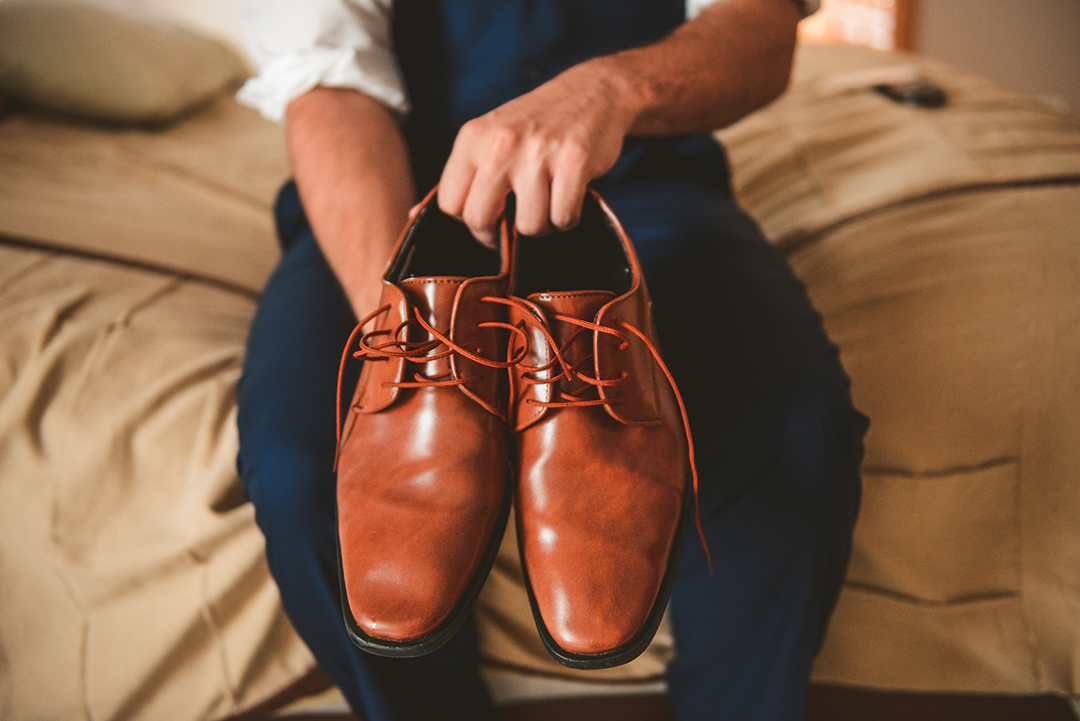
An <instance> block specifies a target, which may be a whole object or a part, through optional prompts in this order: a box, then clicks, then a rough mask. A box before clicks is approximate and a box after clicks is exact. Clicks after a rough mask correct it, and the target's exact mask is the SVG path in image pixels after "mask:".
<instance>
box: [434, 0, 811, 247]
mask: <svg viewBox="0 0 1080 721" xmlns="http://www.w3.org/2000/svg"><path fill="white" fill-rule="evenodd" d="M799 17H800V12H799V9H798V6H797V5H796V4H795V3H794V2H792V0H719V2H716V3H714V4H713V5H711V6H710V7H708V8H707V9H706V10H704V11H703V12H702V13H701V14H700V15H699V16H698V17H696V18H694V19H693V20H691V21H689V22H686V23H684V24H683V25H682V26H680V27H679V28H678V29H676V30H675V31H674V32H673V33H672V34H671V35H669V36H668V37H667V38H665V39H663V40H661V41H660V42H658V43H655V44H653V45H650V46H647V47H643V48H637V49H634V50H628V51H625V52H621V53H616V54H614V55H608V56H603V57H599V58H595V59H593V60H589V61H586V62H584V63H581V64H580V65H576V66H574V67H572V68H570V69H569V70H567V71H565V72H563V73H561V74H560V75H558V76H557V77H555V78H553V79H552V80H550V81H548V82H546V83H544V84H543V85H541V86H540V87H539V88H537V89H536V90H533V91H532V92H530V93H526V94H525V95H522V96H520V97H518V98H515V99H514V100H511V101H510V102H508V103H506V104H505V105H502V106H500V107H498V108H496V109H495V110H493V111H491V112H490V113H487V114H486V115H484V116H481V117H479V118H476V119H474V120H471V121H469V122H468V123H466V124H465V126H464V127H463V128H462V129H461V132H460V133H458V136H457V139H456V140H455V142H454V150H453V152H452V153H451V155H450V160H449V161H448V162H447V164H446V168H445V169H444V170H443V175H442V182H441V185H440V187H439V207H441V208H442V209H443V211H444V212H446V213H448V214H450V215H452V216H454V217H456V218H461V219H462V220H464V221H465V223H466V224H467V225H468V226H469V229H470V230H471V231H472V232H473V234H474V235H475V236H476V237H477V239H479V240H480V241H481V242H483V243H487V244H489V245H491V244H493V236H494V229H495V225H496V222H497V220H498V217H499V215H500V214H501V213H502V211H503V208H504V207H505V199H506V195H507V193H508V192H511V191H512V192H514V193H515V195H516V196H517V213H516V219H515V223H516V226H517V229H518V230H519V231H521V232H522V233H525V234H526V235H543V234H545V233H549V232H551V231H552V230H553V229H566V228H569V227H572V226H574V225H576V224H577V221H578V216H579V214H580V212H581V204H582V201H583V200H584V197H585V189H586V185H587V184H588V183H589V182H590V181H591V180H593V179H595V178H598V177H600V176H601V175H603V174H604V173H605V172H607V171H608V170H609V169H610V168H611V167H612V166H613V165H614V164H615V162H616V161H617V160H618V157H619V153H620V152H621V149H622V146H623V140H624V139H625V138H626V137H627V136H628V135H673V134H679V133H688V132H695V131H710V130H715V129H717V128H721V127H723V126H725V125H728V124H730V123H733V122H734V121H736V120H738V119H739V118H741V117H743V116H744V115H746V114H747V113H750V112H752V111H753V110H756V109H757V108H759V107H761V106H763V105H765V104H766V103H767V102H769V101H770V100H772V99H773V98H775V97H776V96H777V95H779V94H780V93H781V92H782V91H783V90H784V87H785V86H786V85H787V81H788V74H789V73H790V71H791V59H792V55H793V53H794V48H795V28H796V26H797V25H798V21H799Z"/></svg>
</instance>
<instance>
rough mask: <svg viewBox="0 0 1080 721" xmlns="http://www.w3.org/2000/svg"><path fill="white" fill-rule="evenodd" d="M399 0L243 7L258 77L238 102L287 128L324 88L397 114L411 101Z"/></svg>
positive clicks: (283, 0) (256, 0) (284, 0)
mask: <svg viewBox="0 0 1080 721" xmlns="http://www.w3.org/2000/svg"><path fill="white" fill-rule="evenodd" d="M392 5H393V2H392V0H244V3H243V21H244V34H245V39H246V43H247V49H248V53H249V54H250V56H251V59H252V61H253V62H254V64H255V68H256V70H257V73H258V74H257V75H256V76H255V77H253V78H251V79H249V80H248V81H247V82H246V83H245V84H244V86H243V87H242V88H240V91H239V92H238V93H237V95H236V97H237V99H238V100H239V101H240V102H241V103H244V104H245V105H249V106H251V107H253V108H255V109H256V110H258V111H259V112H260V113H262V115H263V116H264V117H266V118H269V119H270V120H274V121H277V122H281V121H282V120H284V118H285V109H286V108H287V107H288V105H289V103H290V102H292V100H293V99H295V98H297V97H299V96H300V95H302V94H304V93H305V92H307V91H308V90H310V89H311V88H313V87H315V86H317V85H323V86H327V87H341V88H355V89H356V90H359V91H361V92H364V93H366V94H367V95H370V96H371V97H373V98H375V99H376V100H378V101H380V102H381V103H383V104H384V105H386V106H387V107H388V108H390V109H391V110H392V111H394V112H395V113H398V114H405V113H407V112H408V110H409V101H408V97H407V95H406V93H405V84H404V82H403V80H402V77H401V70H400V68H399V67H398V64H397V59H396V58H395V56H394V49H393V42H392V39H391V35H390V19H391V13H392V12H393V8H392Z"/></svg>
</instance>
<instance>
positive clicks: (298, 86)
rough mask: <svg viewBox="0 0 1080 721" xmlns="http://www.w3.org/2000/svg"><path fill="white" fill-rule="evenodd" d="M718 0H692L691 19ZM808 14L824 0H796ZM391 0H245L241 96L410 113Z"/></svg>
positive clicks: (270, 105)
mask: <svg viewBox="0 0 1080 721" xmlns="http://www.w3.org/2000/svg"><path fill="white" fill-rule="evenodd" d="M714 2H716V0H686V17H687V18H688V19H689V18H692V17H695V16H696V15H697V14H698V13H700V12H701V11H702V10H703V9H704V8H706V7H707V6H709V5H711V4H712V3H714ZM795 2H797V3H799V4H800V5H801V6H802V8H803V15H804V17H805V16H807V15H810V14H812V13H814V12H816V11H817V9H818V7H819V5H820V0H795ZM392 6H393V0H244V3H243V20H244V35H245V39H246V41H247V49H248V53H249V54H250V56H251V59H252V61H253V62H254V63H255V67H256V69H257V71H258V74H257V75H256V76H255V77H253V78H251V79H250V80H248V81H247V82H246V83H244V86H243V87H242V88H240V91H239V92H238V93H237V95H236V97H237V99H238V100H239V101H240V102H242V103H244V104H245V105H250V106H251V107H253V108H255V109H256V110H258V111H259V112H260V113H262V115H263V116H264V117H266V118H269V119H270V120H274V121H276V122H281V121H283V120H284V119H285V108H286V107H288V105H289V103H290V102H292V100H293V99H294V98H297V97H299V96H300V95H303V94H304V93H306V92H307V91H308V90H310V89H311V88H313V87H315V86H316V85H325V86H328V87H335V88H355V89H357V90H360V91H362V92H364V93H366V94H368V95H370V96H371V97H373V98H375V99H376V100H378V101H380V102H381V103H383V104H384V105H386V106H387V107H389V108H390V109H391V110H394V111H395V112H397V113H401V114H405V113H407V112H408V110H409V99H408V97H407V95H406V93H405V83H404V82H403V80H402V77H401V70H400V68H399V67H398V63H397V59H396V58H395V56H394V51H393V42H392V39H391V37H390V16H391V14H392V12H393V7H392Z"/></svg>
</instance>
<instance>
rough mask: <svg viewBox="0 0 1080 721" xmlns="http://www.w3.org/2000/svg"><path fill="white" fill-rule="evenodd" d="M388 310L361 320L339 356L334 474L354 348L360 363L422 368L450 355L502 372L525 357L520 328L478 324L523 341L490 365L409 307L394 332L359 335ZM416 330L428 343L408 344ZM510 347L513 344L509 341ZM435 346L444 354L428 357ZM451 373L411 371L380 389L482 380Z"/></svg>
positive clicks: (480, 349)
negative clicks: (394, 363)
mask: <svg viewBox="0 0 1080 721" xmlns="http://www.w3.org/2000/svg"><path fill="white" fill-rule="evenodd" d="M480 300H481V301H487V302H497V301H500V300H501V299H500V298H495V297H490V296H485V297H482V298H480ZM389 310H390V305H389V304H386V305H384V306H382V307H381V308H379V309H378V310H376V311H374V312H372V313H369V314H368V315H367V316H365V317H364V318H362V319H361V320H360V322H359V323H357V324H356V327H355V328H354V329H353V331H352V333H350V334H349V340H348V341H346V343H345V350H344V351H343V352H342V354H341V364H340V365H339V366H338V381H337V398H338V402H337V451H336V455H335V458H334V470H335V471H336V470H337V462H338V457H339V456H340V455H341V415H342V413H341V391H342V383H343V379H344V376H345V365H346V364H347V363H348V360H349V355H350V351H351V349H352V348H353V347H354V344H355V345H356V346H357V347H358V350H355V351H352V352H351V355H352V357H353V358H356V359H359V360H363V361H379V360H390V359H392V358H404V359H405V360H406V361H408V362H409V363H412V364H415V365H418V366H422V365H424V364H426V363H431V362H432V361H437V360H441V359H443V358H448V357H450V356H452V355H454V354H457V355H459V356H462V357H463V358H467V359H469V360H471V361H473V362H474V363H478V364H480V365H483V366H487V367H488V368H495V369H502V370H506V369H509V368H512V367H513V366H515V365H517V364H518V363H519V362H520V361H521V360H522V359H524V358H525V356H526V354H527V353H528V338H527V337H526V336H525V332H524V331H522V330H521V329H520V328H517V327H515V326H513V325H510V324H509V323H502V322H499V321H489V322H484V323H478V324H477V326H476V327H477V328H505V329H506V330H509V331H510V332H511V333H512V334H514V335H515V336H517V337H520V338H521V339H523V340H525V345H524V347H523V348H521V350H520V351H519V352H518V353H516V354H515V355H514V356H513V357H512V358H510V359H509V360H506V361H494V360H490V359H488V358H484V357H483V356H481V355H478V354H479V353H482V352H483V350H484V349H483V347H481V346H475V351H473V350H469V349H468V348H466V347H465V346H463V345H461V344H459V343H455V342H454V341H452V340H451V339H450V337H449V335H448V334H449V331H447V332H446V333H441V332H439V331H438V330H436V329H435V328H434V327H432V326H431V324H429V323H428V322H427V321H425V320H424V319H423V318H421V317H420V316H419V315H417V314H416V311H415V309H414V308H412V307H411V306H410V307H409V314H410V316H411V317H408V318H406V319H405V320H404V321H402V322H401V323H399V324H398V325H397V327H396V328H395V329H394V330H389V329H384V330H373V331H368V332H367V333H364V334H363V335H360V330H361V329H362V328H363V327H364V326H365V325H366V324H367V323H369V322H370V321H372V320H374V319H375V318H377V317H379V316H380V315H382V314H383V313H386V312H387V311H389ZM416 327H420V328H422V329H423V330H425V331H426V332H427V333H428V334H429V335H431V336H432V339H431V340H425V341H411V340H409V331H410V330H412V329H413V328H416ZM357 335H360V339H359V341H357ZM386 336H389V337H390V340H386V341H384V342H380V343H373V341H374V340H375V339H376V338H382V337H386ZM511 345H513V341H511ZM439 346H445V348H446V349H445V350H442V351H438V352H435V353H432V351H434V350H435V349H436V348H438V347H439ZM452 376H453V373H452V371H451V370H450V369H449V368H448V369H447V370H445V371H443V372H442V373H439V374H437V375H435V376H427V375H424V374H423V373H421V372H420V371H419V370H414V371H413V373H412V377H411V378H412V379H411V380H405V381H399V382H392V381H390V382H384V383H383V384H382V385H383V387H384V388H431V387H453V386H462V385H466V384H468V383H473V382H474V381H480V380H483V376H478V375H471V376H465V377H462V378H454V377H452Z"/></svg>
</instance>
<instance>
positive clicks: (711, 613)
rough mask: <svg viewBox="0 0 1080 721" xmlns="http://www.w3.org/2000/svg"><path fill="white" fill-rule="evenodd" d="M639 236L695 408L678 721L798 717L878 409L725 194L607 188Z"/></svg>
mask: <svg viewBox="0 0 1080 721" xmlns="http://www.w3.org/2000/svg"><path fill="white" fill-rule="evenodd" d="M597 189H598V190H599V191H600V193H601V194H602V195H604V197H605V199H606V200H607V201H608V202H609V203H610V205H611V206H612V208H613V209H614V211H615V213H616V214H617V215H618V216H619V218H620V220H621V221H622V222H623V224H624V226H625V227H626V229H627V232H628V234H629V235H630V238H631V239H632V240H633V241H634V243H635V246H636V248H637V250H638V254H639V256H640V258H641V261H642V265H643V268H644V271H645V275H646V280H647V282H648V285H649V290H650V292H651V295H652V298H653V302H654V317H655V320H656V324H657V329H658V333H659V336H660V343H661V347H662V349H663V352H664V357H665V360H666V361H667V363H668V364H669V367H670V368H671V370H672V373H673V374H674V375H675V377H676V380H677V381H678V384H679V387H680V389H681V391H682V393H683V395H684V397H685V400H686V403H687V406H688V411H689V413H690V417H691V426H692V429H693V436H694V441H695V445H696V450H697V467H698V471H699V474H700V484H701V485H700V503H701V520H702V523H703V526H704V531H705V536H706V538H707V540H708V543H709V546H710V549H711V551H712V558H713V564H714V567H715V573H714V574H712V575H710V574H709V572H708V569H707V566H706V561H705V555H704V551H703V549H702V547H701V543H700V541H699V540H698V538H697V535H696V533H695V529H694V528H693V526H691V528H690V530H689V532H688V535H687V539H686V544H685V550H684V552H683V557H682V561H681V565H680V568H679V575H678V579H677V581H676V584H675V587H674V590H673V592H672V599H671V606H670V611H671V617H672V626H673V630H674V634H675V642H676V654H677V655H676V659H675V661H674V662H673V664H672V666H671V667H670V669H669V674H668V681H669V688H670V692H671V700H672V705H673V707H674V708H675V711H676V715H677V717H678V718H679V719H801V718H802V713H803V705H804V702H805V694H806V687H807V684H808V681H809V674H810V667H811V664H812V661H813V657H814V655H815V653H816V651H817V649H818V647H819V644H820V641H821V637H822V635H823V633H824V630H825V626H826V624H827V622H828V618H829V615H830V613H831V610H832V607H833V605H834V603H835V600H836V596H837V594H838V592H839V588H840V584H841V583H842V580H843V575H844V571H845V569H846V565H847V560H848V556H849V554H850V543H851V530H852V527H853V525H854V521H855V516H856V513H857V508H858V499H859V476H858V465H859V462H860V459H861V455H862V444H861V438H862V434H863V432H864V431H865V426H866V420H865V418H864V417H863V416H862V415H861V414H859V413H858V412H856V411H855V410H854V409H853V407H852V406H851V401H850V397H849V389H848V381H847V377H846V376H845V374H844V372H843V370H842V368H841V367H840V364H839V360H838V357H837V352H836V349H835V347H834V346H833V345H832V344H831V343H830V342H829V340H828V339H827V337H826V336H825V333H824V331H823V330H822V327H821V322H820V318H819V317H818V315H817V313H816V312H815V311H814V310H813V308H812V307H811V305H810V303H809V301H808V300H807V298H806V295H805V292H804V290H803V287H802V285H801V284H800V283H799V281H798V280H797V279H795V278H794V276H793V275H792V273H791V271H790V269H789V268H788V266H787V264H786V262H784V260H783V258H782V257H781V256H780V254H779V253H777V252H776V251H775V249H773V248H772V247H771V246H769V244H768V243H767V242H766V241H765V240H764V238H762V236H761V234H760V232H759V231H758V229H757V228H756V226H755V225H754V224H753V223H752V222H751V221H750V220H749V219H748V218H747V217H746V216H745V215H744V214H743V213H741V212H740V211H739V210H738V209H737V208H736V207H735V206H734V204H733V203H732V202H731V200H730V199H729V198H728V197H727V196H726V195H725V194H724V193H723V192H722V191H721V190H719V189H717V188H714V187H712V186H709V185H707V184H704V183H697V182H690V181H679V180H670V179H662V180H655V179H654V180H635V181H611V182H606V183H605V182H600V183H597Z"/></svg>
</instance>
